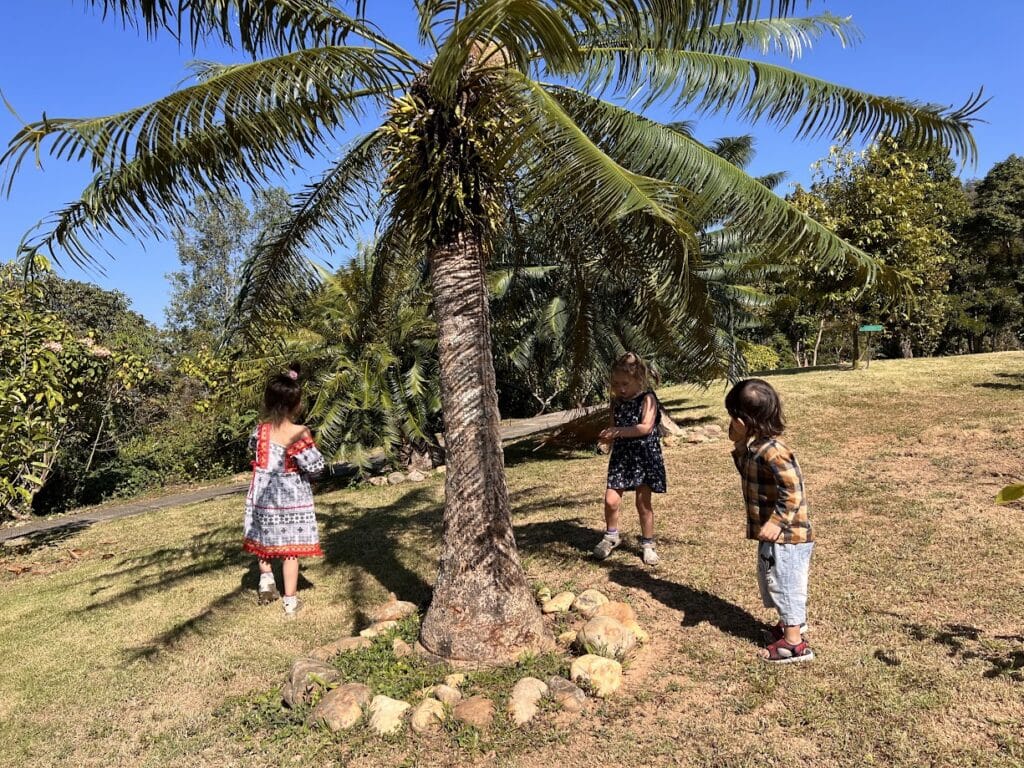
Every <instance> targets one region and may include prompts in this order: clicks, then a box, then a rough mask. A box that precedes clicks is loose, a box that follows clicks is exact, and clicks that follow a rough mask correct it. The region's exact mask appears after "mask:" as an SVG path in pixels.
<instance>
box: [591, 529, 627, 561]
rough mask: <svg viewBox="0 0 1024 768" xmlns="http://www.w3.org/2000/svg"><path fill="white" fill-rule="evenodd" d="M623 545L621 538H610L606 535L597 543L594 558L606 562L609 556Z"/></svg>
mask: <svg viewBox="0 0 1024 768" xmlns="http://www.w3.org/2000/svg"><path fill="white" fill-rule="evenodd" d="M621 543H622V538H621V537H620V536H609V535H608V534H605V535H604V536H602V537H601V540H600V541H599V542H597V546H596V547H594V557H595V558H597V559H598V560H604V559H605V558H606V557H608V555H610V554H611V553H612V550H613V549H615V548H616V547H618V546H619V545H620V544H621Z"/></svg>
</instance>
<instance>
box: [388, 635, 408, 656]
mask: <svg viewBox="0 0 1024 768" xmlns="http://www.w3.org/2000/svg"><path fill="white" fill-rule="evenodd" d="M391 650H392V652H393V653H394V654H395V658H396V659H404V658H405V657H406V656H412V646H411V645H409V644H408V643H407V642H405V640H403V639H402V638H400V637H396V638H395V639H394V640H392V641H391Z"/></svg>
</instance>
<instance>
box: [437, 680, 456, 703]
mask: <svg viewBox="0 0 1024 768" xmlns="http://www.w3.org/2000/svg"><path fill="white" fill-rule="evenodd" d="M434 698H435V699H437V700H438V701H440V702H441V703H443V704H447V705H448V706H455V705H456V704H458V703H459V702H460V701H461V700H462V692H461V691H459V689H458V688H453V687H452V686H450V685H439V686H437V687H436V688H434Z"/></svg>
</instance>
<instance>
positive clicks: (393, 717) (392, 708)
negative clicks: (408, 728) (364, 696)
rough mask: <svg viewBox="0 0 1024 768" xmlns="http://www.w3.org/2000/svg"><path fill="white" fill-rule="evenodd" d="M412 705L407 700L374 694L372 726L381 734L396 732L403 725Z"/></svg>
mask: <svg viewBox="0 0 1024 768" xmlns="http://www.w3.org/2000/svg"><path fill="white" fill-rule="evenodd" d="M410 706H411V705H410V704H409V702H407V701H399V700H398V699H391V698H388V697H387V696H374V697H373V701H371V702H370V728H372V729H373V730H374V732H375V733H377V734H379V735H381V736H387V735H389V734H392V733H396V732H397V731H398V730H399V729H400V728H401V727H402V722H403V720H404V719H405V713H406V712H407V711H408V710H409V708H410Z"/></svg>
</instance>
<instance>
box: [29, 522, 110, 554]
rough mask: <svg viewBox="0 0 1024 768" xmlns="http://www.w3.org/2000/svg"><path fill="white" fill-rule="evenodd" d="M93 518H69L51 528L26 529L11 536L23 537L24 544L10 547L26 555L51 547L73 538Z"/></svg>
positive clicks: (88, 524)
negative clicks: (25, 540)
mask: <svg viewBox="0 0 1024 768" xmlns="http://www.w3.org/2000/svg"><path fill="white" fill-rule="evenodd" d="M93 522H94V521H93V520H69V521H68V522H66V523H63V524H61V525H57V526H54V527H52V528H44V529H43V530H37V531H27V532H26V533H24V534H22V535H20V536H17V537H12V538H19V539H21V538H24V539H27V543H26V544H22V545H21V546H16V547H12V549H13V551H15V552H16V553H17V554H19V555H27V554H31V553H32V552H34V551H36V550H37V549H42V548H44V547H51V546H55V545H57V544H61V543H63V542H65V541H67V540H68V539H71V538H73V537H74V536H76V535H77V534H79V533H81V532H82V531H84V530H85V529H86V528H88V527H89V526H90V525H92V524H93Z"/></svg>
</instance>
